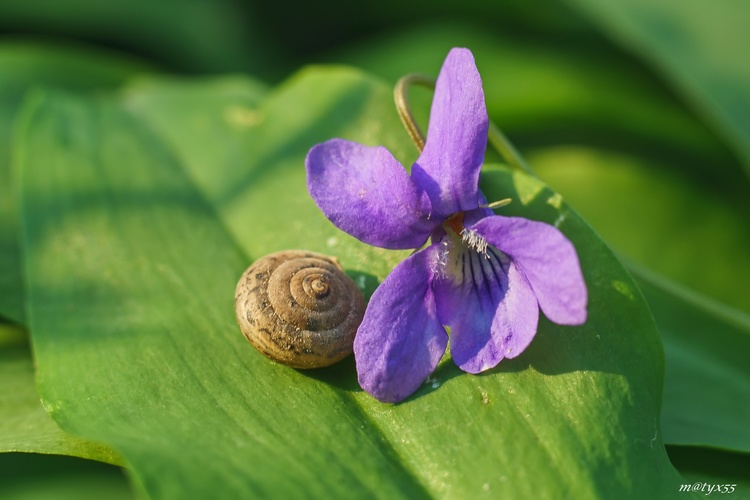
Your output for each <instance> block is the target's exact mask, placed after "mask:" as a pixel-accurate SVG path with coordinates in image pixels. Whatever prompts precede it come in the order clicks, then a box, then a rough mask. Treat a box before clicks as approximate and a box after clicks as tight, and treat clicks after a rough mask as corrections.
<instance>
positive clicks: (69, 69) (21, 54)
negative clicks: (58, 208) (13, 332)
mask: <svg viewBox="0 0 750 500" xmlns="http://www.w3.org/2000/svg"><path fill="white" fill-rule="evenodd" d="M144 69H145V66H144V65H142V64H140V63H136V62H135V61H133V60H131V59H128V58H125V57H122V56H118V57H115V56H114V55H113V54H112V53H109V52H106V51H101V50H93V49H89V50H88V51H82V50H80V49H74V48H70V47H64V46H62V47H61V46H59V44H58V45H54V46H53V45H44V44H39V43H30V42H4V43H0V317H6V318H8V319H11V320H13V321H15V322H17V323H22V322H23V321H24V311H23V282H22V278H21V265H20V263H19V253H18V236H17V234H18V213H17V200H16V196H15V192H13V190H12V188H11V186H13V184H14V183H13V181H12V179H11V171H10V160H11V159H10V150H11V147H10V144H11V135H12V124H13V120H14V117H15V114H16V110H17V109H18V106H19V104H20V102H21V100H22V96H23V94H24V93H25V92H26V90H27V89H28V88H29V87H31V86H36V85H54V86H59V87H62V88H66V89H80V90H91V89H95V88H106V87H112V86H115V85H117V84H119V83H121V82H122V81H123V80H124V79H125V78H127V77H129V76H131V75H132V74H133V73H135V72H137V71H143V70H144Z"/></svg>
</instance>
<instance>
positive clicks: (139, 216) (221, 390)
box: [19, 69, 680, 498]
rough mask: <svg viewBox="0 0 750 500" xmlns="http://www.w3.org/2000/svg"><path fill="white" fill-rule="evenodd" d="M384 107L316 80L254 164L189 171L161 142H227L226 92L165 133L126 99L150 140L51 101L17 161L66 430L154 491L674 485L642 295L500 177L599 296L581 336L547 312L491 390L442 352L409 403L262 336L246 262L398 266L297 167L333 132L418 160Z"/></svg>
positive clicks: (534, 187)
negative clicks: (355, 236)
mask: <svg viewBox="0 0 750 500" xmlns="http://www.w3.org/2000/svg"><path fill="white" fill-rule="evenodd" d="M175 92H177V93H178V94H179V92H180V90H179V89H177V90H175ZM209 94H211V92H209ZM390 94H391V91H390V89H389V88H388V87H386V86H384V85H382V84H381V83H380V82H379V81H377V80H372V79H370V78H368V77H366V76H364V75H362V74H361V73H359V72H355V71H352V70H348V69H308V70H306V71H303V72H302V73H300V74H299V75H297V76H295V77H294V78H292V79H291V80H290V81H289V82H287V83H286V84H284V85H283V86H282V87H281V88H280V89H278V90H277V91H275V92H273V93H272V94H271V95H270V96H269V97H268V98H267V99H266V100H264V101H263V102H262V103H261V105H260V106H259V107H258V108H257V112H258V114H259V115H258V116H260V117H262V118H261V120H259V121H258V122H257V123H255V124H254V125H252V126H247V127H246V130H245V132H244V134H245V139H246V140H245V148H246V149H245V151H246V155H245V156H244V158H243V157H236V158H234V159H232V160H230V159H227V158H225V159H224V160H226V161H217V162H216V164H214V165H210V166H209V167H206V166H205V165H202V164H200V162H196V163H192V164H191V163H190V162H187V163H186V164H185V165H180V164H179V163H177V162H176V160H175V158H174V157H172V156H171V155H170V154H169V153H168V152H167V151H166V150H165V149H164V146H163V145H162V144H161V143H160V141H159V137H158V136H156V135H154V134H153V130H159V128H158V127H159V125H158V124H160V123H161V124H170V125H169V126H170V127H171V128H174V129H178V130H179V131H180V133H174V131H170V132H169V133H167V132H165V131H164V130H161V133H162V134H163V135H164V137H168V138H169V141H170V144H171V149H172V150H180V149H181V148H184V147H185V145H186V144H188V143H190V142H192V141H202V140H205V141H206V146H205V147H206V148H208V149H209V150H218V147H217V146H218V145H219V144H221V142H220V141H221V137H220V136H218V135H213V134H211V135H205V134H202V133H201V132H199V130H200V129H198V130H196V128H195V124H196V123H200V122H201V121H202V120H201V119H200V118H201V117H202V118H203V119H204V120H208V121H209V122H210V121H212V120H213V119H214V118H215V117H216V116H217V115H218V116H221V114H222V110H223V109H224V108H225V106H226V103H225V102H221V103H220V106H219V109H217V110H214V111H211V110H210V109H209V108H207V107H206V106H205V102H204V103H200V102H199V101H200V99H198V95H197V94H194V95H193V97H194V98H193V102H192V104H186V105H187V106H188V109H189V108H190V107H192V106H195V109H196V114H195V116H194V118H193V119H190V120H188V119H182V120H174V121H172V122H169V121H168V120H166V119H165V117H161V118H156V117H155V116H153V115H156V114H158V113H167V116H169V114H170V113H171V112H172V111H170V109H169V107H168V106H165V107H162V108H152V107H150V106H146V105H142V106H140V107H139V106H137V105H135V104H134V103H137V102H139V100H140V99H142V100H141V101H140V102H142V103H145V102H147V101H148V97H147V96H143V97H139V96H138V95H137V92H136V91H133V93H132V94H131V93H129V94H127V99H126V101H125V102H126V107H127V109H128V110H130V113H135V114H136V116H148V120H147V122H148V123H149V126H148V127H147V128H146V127H144V126H143V125H141V124H140V123H139V122H138V121H137V120H136V119H135V118H134V117H133V116H130V115H129V114H125V113H123V112H122V111H120V110H119V109H118V108H117V107H116V106H114V105H111V104H108V103H106V102H99V103H92V102H81V101H76V100H71V99H68V98H63V97H61V96H47V97H44V98H42V99H40V102H39V103H38V104H37V105H36V107H35V108H34V109H33V111H32V112H30V115H29V120H28V123H27V125H26V127H25V134H24V138H23V141H22V143H21V146H20V150H21V152H22V154H21V155H19V160H20V163H21V165H20V166H21V167H22V169H23V172H24V189H23V192H24V210H25V213H26V214H27V216H26V229H27V234H28V239H27V241H26V248H27V252H28V254H27V255H28V258H29V267H30V279H31V311H32V316H31V320H32V329H33V335H34V343H35V347H36V351H37V353H38V359H39V371H40V378H41V383H40V386H41V391H42V395H43V397H44V399H45V401H46V402H47V405H48V407H49V408H50V409H51V410H52V414H53V416H54V417H55V418H56V419H57V420H58V422H60V423H61V424H62V425H63V426H64V427H65V428H68V429H71V430H72V429H75V430H76V431H77V432H80V433H82V434H83V435H86V436H90V437H92V438H96V439H100V440H103V441H105V442H108V443H110V444H112V445H113V446H115V447H116V448H117V449H118V450H120V451H121V452H122V453H123V455H124V457H125V460H126V461H127V462H128V463H129V464H130V465H131V467H132V471H133V475H134V477H135V478H136V481H137V483H138V484H141V485H143V487H144V488H145V490H146V491H147V492H149V493H150V494H152V495H153V496H156V497H161V496H165V495H166V496H168V495H177V494H179V493H180V492H182V493H183V494H184V493H185V492H187V491H190V492H191V493H192V494H196V492H197V494H199V495H200V494H201V492H203V493H207V492H210V493H211V494H212V495H213V496H221V495H222V494H225V495H229V494H237V493H238V492H244V493H245V494H247V492H248V491H249V492H254V493H255V494H261V495H262V494H264V493H265V494H266V495H267V496H273V497H282V496H285V495H293V494H296V495H303V496H319V495H325V496H326V497H347V498H349V497H353V496H355V497H356V496H358V495H366V496H375V497H392V496H399V497H402V496H406V497H414V496H417V497H421V496H425V495H430V496H439V497H467V496H468V497H473V496H481V495H485V496H488V497H496V496H501V497H502V496H513V497H532V496H533V497H547V498H553V497H558V496H560V495H561V494H563V495H565V496H575V497H578V496H582V497H608V498H612V497H632V496H633V495H637V494H639V493H641V494H646V495H666V494H668V493H670V492H672V491H676V488H677V487H678V486H679V482H680V478H679V476H678V475H677V474H676V472H675V471H674V469H673V468H672V467H671V465H670V464H669V462H668V460H667V457H666V454H665V452H664V447H663V441H662V438H661V433H660V431H659V422H658V411H659V410H658V408H659V404H660V400H661V379H662V351H661V346H660V343H659V339H658V333H657V331H656V328H655V326H654V324H653V321H652V319H651V317H650V315H649V313H648V310H647V308H646V305H645V303H644V302H643V299H642V298H641V297H640V294H639V292H638V291H637V288H636V287H635V285H634V283H633V282H632V280H631V278H630V277H629V275H628V274H627V273H626V272H625V271H624V270H623V269H622V267H621V266H620V264H619V263H618V262H617V261H616V259H615V258H614V257H613V256H612V254H611V253H610V252H609V251H608V250H607V249H606V247H605V246H604V245H603V244H602V243H601V241H600V240H599V239H598V237H597V236H596V235H595V234H594V233H593V232H592V231H591V230H590V228H589V227H588V226H587V225H586V224H585V223H583V222H582V221H581V220H580V219H579V218H578V217H577V216H576V215H575V214H574V213H573V212H572V211H570V210H569V209H568V208H567V207H566V205H565V204H564V203H563V202H562V199H561V197H560V196H559V195H557V194H555V193H553V192H552V191H551V190H549V188H546V187H545V186H544V185H542V184H541V183H540V182H539V181H536V180H534V179H531V178H529V177H527V176H524V175H520V174H511V173H510V172H508V171H507V170H504V169H501V168H495V169H491V170H488V172H487V174H486V176H485V178H484V184H483V185H484V188H485V190H486V193H487V194H488V196H490V197H493V198H494V197H504V196H512V197H514V199H516V200H517V202H516V203H515V204H514V205H515V206H513V205H512V208H511V209H510V211H509V212H508V213H515V214H522V215H525V216H529V217H532V218H535V219H540V220H546V221H548V222H556V223H557V224H558V225H559V227H560V228H561V229H562V230H563V231H564V232H566V234H567V235H568V236H569V237H570V238H571V239H572V240H573V241H574V243H575V244H576V246H577V248H578V249H579V252H580V256H581V259H582V262H583V265H584V273H585V275H586V279H587V283H588V285H589V289H590V293H591V306H590V320H589V321H588V323H587V324H586V325H585V326H583V327H580V328H570V327H559V326H556V325H553V324H551V323H549V322H547V321H542V322H541V325H540V331H539V333H538V335H537V338H536V340H535V342H534V343H533V344H532V346H531V347H530V348H529V350H528V351H527V352H526V353H525V354H524V355H523V356H521V357H519V358H517V359H515V360H510V361H506V362H503V363H502V364H501V366H500V367H499V368H498V369H496V370H492V371H490V372H489V373H487V374H484V375H482V376H471V375H467V374H464V373H461V372H460V371H458V370H457V369H456V368H455V367H454V365H453V364H452V363H451V362H450V361H446V362H445V363H444V364H443V365H441V367H440V368H439V369H438V371H437V372H436V374H435V375H434V377H433V378H431V379H430V380H429V381H428V383H426V384H425V385H424V386H423V388H422V389H420V390H419V391H418V392H417V394H415V396H413V397H412V398H410V399H409V400H407V401H406V402H404V403H402V404H399V405H395V406H394V405H385V404H381V403H379V402H377V401H375V400H374V399H372V398H371V397H370V396H369V395H368V394H366V393H364V392H362V391H361V390H360V389H359V388H358V386H357V384H356V374H355V372H354V366H353V363H352V362H351V360H349V361H347V362H344V363H341V364H339V365H338V366H335V367H331V368H330V369H323V370H318V371H315V372H301V371H296V370H293V369H289V368H286V367H283V366H279V365H276V364H274V363H271V362H269V361H268V360H267V359H265V358H263V357H262V356H261V355H259V354H258V353H257V352H255V351H254V350H253V349H252V348H251V347H250V346H249V345H247V343H246V342H245V340H244V339H243V338H242V336H241V334H240V333H239V331H238V328H237V326H236V325H235V324H234V320H233V311H232V304H231V302H232V295H233V291H234V285H235V282H236V280H237V279H238V277H239V275H240V273H241V272H242V270H243V269H244V267H245V266H246V265H247V264H248V262H249V259H250V258H254V257H257V256H260V255H261V254H263V253H265V252H268V251H271V250H277V249H280V248H295V247H296V248H308V249H311V250H325V249H327V250H328V252H329V253H335V254H336V255H338V256H339V258H340V259H341V262H342V263H343V264H344V266H345V267H346V268H347V270H349V271H350V272H352V273H353V274H355V275H358V276H362V275H363V274H364V275H365V276H366V277H370V278H372V277H377V278H378V279H380V278H382V277H383V275H384V274H385V273H387V271H388V269H390V268H391V267H392V266H393V265H395V263H396V262H398V260H399V259H400V258H402V257H403V255H404V254H403V253H401V252H388V251H385V250H378V249H372V248H369V247H366V246H365V245H363V244H361V243H358V242H355V241H353V240H352V239H351V238H348V237H346V236H345V235H342V234H341V233H340V232H338V231H337V230H336V229H335V228H334V227H333V226H332V225H331V224H330V223H329V222H328V221H327V220H326V219H325V218H324V217H323V216H322V215H321V214H320V213H319V212H318V210H317V209H316V208H315V206H314V203H313V202H312V200H311V199H310V198H309V196H308V195H307V193H306V187H305V178H304V177H305V176H304V170H303V168H302V164H303V160H304V156H305V153H306V151H307V149H308V148H309V147H310V146H311V145H312V144H314V142H315V141H318V140H323V139H326V138H329V137H332V136H343V137H347V138H350V139H356V140H361V141H364V142H367V143H382V144H385V145H387V146H388V147H389V148H391V149H392V150H394V151H395V152H396V154H398V155H399V156H401V157H408V156H413V154H414V153H413V152H412V151H410V149H411V146H410V145H409V143H408V139H406V136H405V134H403V132H401V130H400V125H398V121H397V117H396V115H395V111H394V110H393V108H392V104H391V97H390ZM209 98H210V99H213V98H214V97H213V96H211V97H207V99H209ZM240 102H243V100H242V99H240ZM184 111H185V110H184V109H183V111H182V113H181V114H180V116H182V117H185V114H184ZM212 117H214V118H212ZM70 123H75V124H77V125H78V126H77V127H76V128H75V129H74V130H77V131H78V132H77V134H76V135H72V134H71V132H70V130H71V129H70V128H69V127H68V126H67V124H70ZM234 140H235V139H234V138H231V139H230V141H229V143H230V147H234V146H233V145H232V142H233V141H234ZM212 141H219V142H217V143H212ZM183 150H184V149H183ZM48 157H54V158H56V162H55V163H54V164H53V165H52V166H50V165H49V163H48V162H45V161H44V159H45V158H48ZM43 166H44V168H43ZM182 167H184V168H185V169H187V170H189V171H190V172H191V174H190V176H191V177H192V178H193V179H197V180H200V179H205V178H206V177H207V176H206V175H205V174H203V175H199V174H197V173H196V172H195V170H196V169H200V168H211V169H212V173H213V175H212V177H213V178H214V181H213V183H210V184H209V183H206V184H200V190H201V191H202V192H203V193H204V194H205V196H206V197H207V198H208V200H209V201H210V203H211V205H212V206H213V207H214V208H215V210H216V211H214V210H212V209H211V208H210V207H209V206H207V205H206V204H204V202H203V201H202V199H201V197H200V196H199V195H198V194H197V192H196V191H195V190H194V189H193V188H192V186H191V185H190V183H189V182H188V181H187V180H186V177H187V176H186V175H185V174H184V173H183V172H182V171H181V168H182ZM217 213H218V214H219V216H220V218H219V219H217V218H216V217H215V215H216V214H217ZM224 228H228V230H229V232H228V233H225V232H224V231H225V229H224ZM236 242H238V243H239V246H240V247H241V248H242V252H244V255H246V256H247V257H246V256H244V255H243V253H240V250H239V249H238V247H237V246H236V244H237V243H236ZM73 261H75V262H76V263H78V265H76V266H72V265H70V264H71V263H72V262H73ZM42 277H44V279H45V281H46V282H48V283H49V282H50V281H51V282H52V283H53V286H44V287H42V285H41V279H42ZM371 281H372V279H371ZM368 289H371V288H370V287H368ZM84 304H85V306H84ZM71 311H74V312H73V313H71ZM61 332H64V334H61ZM53 349H54V354H53ZM81 366H86V370H85V372H84V371H82V370H81V369H80V367H81ZM63 374H66V376H65V377H63ZM83 380H85V381H86V383H85V384H82V383H81V381H83ZM84 386H85V387H86V389H85V392H84V391H83V389H82V387H84ZM112 394H117V397H112ZM186 443H189V448H186ZM248 464H252V465H251V466H248ZM561 492H562V493H561Z"/></svg>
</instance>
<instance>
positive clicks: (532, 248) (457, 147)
mask: <svg viewBox="0 0 750 500" xmlns="http://www.w3.org/2000/svg"><path fill="white" fill-rule="evenodd" d="M488 126H489V119H488V117H487V109H486V107H485V103H484V92H483V90H482V82H481V79H480V77H479V72H478V71H477V68H476V66H475V64H474V58H473V56H472V54H471V52H470V51H469V50H467V49H459V48H456V49H453V50H451V51H450V53H449V54H448V57H447V58H446V59H445V62H444V63H443V67H442V68H441V70H440V75H439V76H438V79H437V84H436V87H435V95H434V99H433V103H432V111H431V114H430V123H429V128H428V131H427V141H426V144H425V147H424V150H423V151H422V154H421V155H420V156H419V159H418V160H417V162H416V163H415V164H414V166H413V167H412V170H411V175H409V173H407V171H406V170H405V169H404V167H403V166H402V165H401V164H400V163H399V162H398V161H397V160H396V159H395V158H394V157H393V155H391V153H390V152H389V151H388V150H387V149H385V148H383V147H368V146H364V145H361V144H357V143H354V142H350V141H346V140H343V139H331V140H329V141H327V142H324V143H322V144H318V145H316V146H314V147H313V148H312V149H311V150H310V152H309V153H308V155H307V159H306V162H305V164H306V167H307V186H308V189H309V191H310V195H311V196H312V197H313V199H314V200H315V202H316V203H317V205H318V207H320V209H321V210H322V211H323V213H324V214H325V215H326V217H328V219H330V220H331V222H333V224H335V225H336V226H337V227H338V228H340V229H341V230H343V231H345V232H347V233H349V234H351V235H352V236H354V237H355V238H357V239H359V240H361V241H363V242H365V243H368V244H370V245H374V246H378V247H383V248H389V249H405V248H420V247H422V245H424V243H425V242H426V241H427V239H428V238H431V243H430V244H429V245H428V246H427V247H425V248H423V249H421V250H419V251H416V252H415V253H414V254H412V255H411V256H409V257H408V258H406V259H405V260H404V261H403V262H401V263H400V264H399V265H397V266H396V267H395V268H394V269H393V271H392V272H391V274H390V275H388V277H386V279H385V281H383V283H382V284H381V285H380V286H379V287H378V288H377V289H376V290H375V293H373V295H372V298H371V299H370V302H369V304H368V306H367V312H366V313H365V317H364V320H363V321H362V324H361V325H360V327H359V329H358V330H357V335H356V338H355V340H354V356H355V359H356V364H357V372H358V375H359V383H360V385H361V386H362V387H363V388H364V389H365V390H366V391H368V392H369V393H370V394H372V395H373V396H375V397H376V398H377V399H379V400H380V401H383V402H398V401H401V400H403V399H404V398H406V397H408V396H409V395H411V394H412V393H413V392H414V391H416V390H417V389H418V388H419V386H420V385H421V384H422V382H423V381H424V380H425V379H426V378H427V377H428V376H429V375H430V374H431V373H432V372H433V371H434V370H435V368H436V367H437V364H438V362H439V361H440V359H441V357H442V356H443V354H444V353H445V350H446V346H447V344H448V334H447V332H446V329H445V327H446V326H447V327H449V328H450V342H451V355H452V357H453V360H454V362H455V363H456V364H457V365H458V366H459V367H460V368H461V369H462V370H464V371H466V372H469V373H479V372H482V371H484V370H487V369H490V368H493V367H494V366H496V365H497V364H498V363H499V362H500V361H501V360H502V359H503V358H513V357H516V356H518V355H519V354H520V353H521V352H523V350H524V349H526V347H527V346H528V345H529V343H530V342H531V340H532V339H533V338H534V335H535V334H536V329H537V323H538V320H539V309H540V308H541V310H542V312H543V313H544V314H545V316H547V318H549V319H550V320H551V321H554V322H555V323H559V324H563V325H580V324H582V323H584V322H585V321H586V303H587V291H586V284H585V282H584V280H583V275H582V273H581V269H580V265H579V262H578V256H577V255H576V251H575V248H574V247H573V245H572V244H571V243H570V241H568V240H567V238H565V236H563V234H562V233H561V232H560V231H559V230H557V229H556V228H555V227H553V226H550V225H548V224H544V223H541V222H536V221H532V220H528V219H523V218H519V217H502V216H499V215H495V214H494V213H493V212H492V210H490V209H488V208H486V207H483V205H485V204H486V200H485V198H484V196H483V195H482V193H481V192H480V191H479V171H480V169H481V166H482V163H483V161H484V153H485V149H486V147H487V132H488Z"/></svg>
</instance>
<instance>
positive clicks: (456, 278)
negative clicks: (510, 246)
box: [433, 247, 539, 373]
mask: <svg viewBox="0 0 750 500" xmlns="http://www.w3.org/2000/svg"><path fill="white" fill-rule="evenodd" d="M449 258H450V259H452V262H448V263H446V273H445V276H443V277H442V278H441V279H440V280H439V281H436V282H435V284H434V285H433V289H434V290H435V298H436V301H437V305H438V311H439V314H440V319H441V321H442V322H443V323H444V324H446V325H448V326H450V328H451V335H450V342H451V356H452V357H453V360H454V362H455V363H456V364H457V365H458V366H459V367H460V368H461V369H462V370H464V371H466V372H469V373H480V372H482V371H485V370H488V369H490V368H493V367H495V366H496V365H497V364H498V363H499V362H500V361H501V360H502V359H503V358H506V357H507V358H512V357H515V356H517V355H518V354H520V353H521V352H522V351H523V350H524V349H525V348H526V346H528V344H529V343H530V342H531V339H533V338H534V335H535V333H536V328H537V322H538V319H539V307H538V305H537V302H536V298H535V297H534V294H533V292H532V290H531V288H530V287H529V285H528V283H527V282H526V279H525V278H524V276H523V274H522V273H520V271H519V270H518V268H517V267H516V265H515V264H514V263H513V262H512V261H511V260H510V259H509V258H508V257H507V256H506V255H503V254H502V253H501V252H499V251H498V250H497V249H496V248H492V247H488V248H487V253H486V254H483V253H478V252H476V251H474V250H471V249H465V250H464V251H459V252H453V254H452V255H450V257H449Z"/></svg>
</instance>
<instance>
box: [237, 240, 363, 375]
mask: <svg viewBox="0 0 750 500" xmlns="http://www.w3.org/2000/svg"><path fill="white" fill-rule="evenodd" d="M365 306H366V304H365V300H364V298H363V297H362V293H361V292H360V290H359V289H358V288H357V285H356V284H355V283H354V281H352V279H351V278H349V276H347V275H346V273H344V270H343V268H342V267H341V265H340V264H339V263H338V261H337V260H336V259H335V258H334V257H329V256H327V255H323V254H318V253H313V252H306V251H302V250H287V251H283V252H277V253H273V254H270V255H267V256H265V257H262V258H260V259H259V260H257V261H255V262H254V263H253V264H252V265H251V266H250V267H249V268H248V269H247V271H245V273H244V274H243V275H242V277H241V278H240V281H239V283H238V284H237V290H236V293H235V312H236V314H237V322H238V323H239V325H240V329H241V330H242V333H243V334H244V335H245V337H246V338H247V340H249V341H250V343H251V344H252V345H253V346H254V347H255V348H256V349H257V350H258V351H260V352H261V353H262V354H263V355H265V356H267V357H268V358H271V359H273V360H274V361H278V362H279V363H283V364H285V365H289V366H293V367H295V368H319V367H323V366H328V365H331V364H333V363H335V362H337V361H340V360H341V359H343V358H345V357H346V356H348V355H349V354H351V353H352V345H353V343H354V335H355V333H356V332H357V327H358V326H359V324H360V323H361V322H362V317H363V316H364V313H365Z"/></svg>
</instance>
